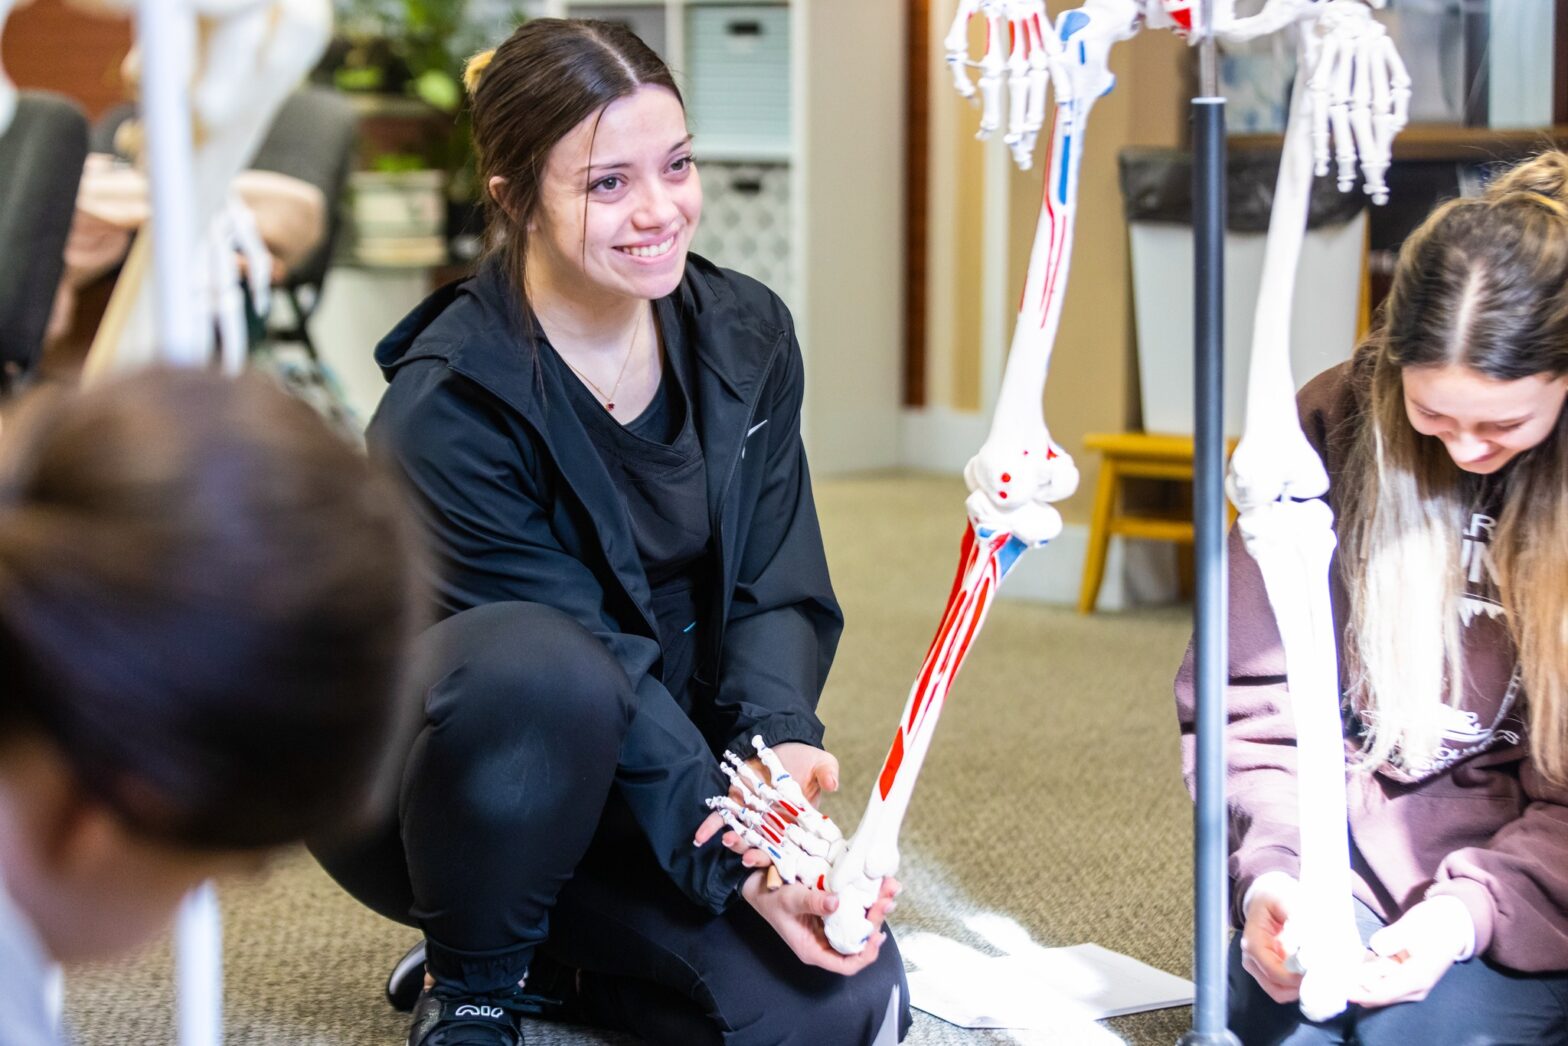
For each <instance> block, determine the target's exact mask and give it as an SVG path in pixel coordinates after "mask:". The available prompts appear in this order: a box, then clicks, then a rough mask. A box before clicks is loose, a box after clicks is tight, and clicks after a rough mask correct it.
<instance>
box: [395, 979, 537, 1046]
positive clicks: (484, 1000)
mask: <svg viewBox="0 0 1568 1046" xmlns="http://www.w3.org/2000/svg"><path fill="white" fill-rule="evenodd" d="M521 995H522V991H521V990H517V991H511V992H497V993H495V994H492V995H462V994H459V993H458V992H457V991H454V990H450V989H447V988H446V987H444V986H441V985H438V986H436V987H435V988H432V989H430V990H429V991H425V992H421V993H420V994H419V1002H418V1003H417V1004H416V1005H415V1006H414V1023H413V1024H412V1025H411V1026H410V1027H409V1029H408V1046H522V1042H523V1029H522V1016H523V1013H524V1009H523V1007H522V1005H520V1003H521V1000H520V999H519V997H520V996H521Z"/></svg>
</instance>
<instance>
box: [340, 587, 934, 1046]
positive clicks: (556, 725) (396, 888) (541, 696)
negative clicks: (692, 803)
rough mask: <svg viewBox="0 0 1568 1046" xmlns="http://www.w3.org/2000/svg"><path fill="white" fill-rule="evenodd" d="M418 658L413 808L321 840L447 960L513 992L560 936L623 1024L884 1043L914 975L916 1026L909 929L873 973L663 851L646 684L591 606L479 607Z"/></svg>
mask: <svg viewBox="0 0 1568 1046" xmlns="http://www.w3.org/2000/svg"><path fill="white" fill-rule="evenodd" d="M418 663H419V665H420V668H419V670H418V676H419V678H418V679H417V681H416V682H417V691H418V692H419V693H421V694H423V695H424V700H425V724H424V727H423V729H421V730H420V731H419V733H418V734H417V736H416V737H415V738H414V740H413V744H412V747H411V749H410V751H409V753H408V756H407V760H406V763H405V765H404V771H403V779H402V794H401V796H400V798H399V801H398V802H397V804H396V807H395V808H392V809H387V810H384V811H382V813H381V816H380V817H379V819H378V823H377V824H376V825H375V826H374V828H373V830H372V831H370V832H369V833H368V834H367V835H366V836H365V837H363V838H361V839H360V840H358V841H356V842H354V843H353V844H350V845H341V844H340V845H336V846H333V847H331V848H330V849H324V848H321V847H317V848H316V850H317V857H318V858H319V859H320V860H321V862H322V865H323V866H324V867H325V868H326V869H327V871H328V872H329V873H331V874H332V876H333V877H334V878H335V879H337V881H338V882H339V883H341V884H342V885H343V886H344V888H345V889H347V890H348V891H349V892H350V893H351V894H353V895H354V896H355V897H357V898H358V899H359V900H360V901H361V902H363V903H364V904H366V905H368V906H369V907H371V908H373V909H375V910H376V911H377V912H379V913H381V914H382V915H385V916H387V917H388V918H391V919H395V920H398V921H400V922H404V923H407V924H409V925H412V926H417V927H419V928H420V929H422V930H423V931H424V933H425V936H426V940H427V942H428V962H429V966H430V969H431V972H432V973H433V974H434V975H435V976H436V977H438V978H439V979H440V980H442V981H444V982H448V983H453V984H459V985H462V986H464V987H466V988H467V989H469V990H471V991H474V992H476V993H479V992H485V991H493V990H497V989H500V988H503V987H506V986H508V985H512V984H516V983H517V981H518V980H519V979H520V978H521V977H523V975H524V974H525V973H526V972H527V970H528V968H529V966H530V964H531V962H532V961H533V959H534V956H535V953H536V952H539V951H542V953H543V954H544V955H545V956H546V957H547V958H550V959H554V960H557V961H559V962H562V963H565V964H567V965H570V966H572V967H576V968H578V969H581V970H583V971H585V972H584V978H583V1001H584V1002H585V1003H586V1004H587V1006H588V1008H589V1010H590V1012H591V1013H592V1015H593V1016H594V1017H596V1018H597V1019H599V1020H600V1021H602V1022H603V1023H606V1024H608V1025H610V1026H613V1027H620V1028H623V1029H625V1030H627V1031H631V1032H633V1033H635V1034H638V1035H641V1036H642V1037H644V1038H647V1039H649V1040H651V1041H654V1042H668V1043H682V1044H687V1043H691V1044H696V1043H705V1042H713V1043H718V1042H723V1043H726V1044H735V1046H739V1044H752V1043H756V1044H759V1046H760V1044H763V1043H801V1044H806V1043H820V1044H827V1046H831V1044H836V1043H844V1044H851V1043H868V1042H870V1041H871V1040H872V1039H873V1038H874V1037H875V1036H876V1033H877V1031H878V1029H879V1028H880V1026H881V1024H882V1021H883V1017H884V1015H885V1013H886V1012H887V1007H888V999H889V997H890V995H891V992H892V990H893V988H895V987H897V988H898V989H899V993H900V1000H901V1005H900V1009H899V1037H900V1038H902V1037H903V1034H904V1032H905V1031H907V1029H908V1024H909V1011H908V996H909V992H908V989H907V987H906V986H905V983H904V973H903V961H902V959H901V958H900V957H899V954H898V949H897V948H896V947H895V946H894V943H893V941H892V939H891V938H889V940H888V941H887V943H886V944H884V945H883V947H882V951H881V954H880V955H879V956H878V958H877V961H876V963H875V964H873V965H872V966H871V967H869V968H868V969H866V970H864V971H862V972H861V973H859V974H857V975H855V976H854V977H842V976H839V975H837V974H831V973H827V972H826V971H823V970H819V969H816V968H813V967H808V966H805V965H803V964H802V963H800V961H799V960H797V959H796V958H795V957H794V955H793V954H792V953H791V952H790V951H789V950H788V948H786V947H785V946H784V944H783V942H782V941H781V940H779V938H778V937H777V935H776V934H774V932H773V931H772V929H771V928H770V927H768V925H767V924H766V923H765V922H763V921H762V919H761V918H760V917H759V916H758V915H757V914H756V913H755V912H754V911H753V910H752V909H751V907H750V906H749V905H748V904H746V902H745V901H743V900H739V899H737V900H736V902H735V903H734V904H733V905H731V906H730V908H729V909H728V910H727V911H726V912H725V913H724V914H722V915H719V916H714V915H712V914H711V913H709V912H708V911H706V910H705V909H702V908H699V907H698V906H696V905H694V904H693V903H692V902H691V901H690V900H689V899H687V898H686V897H685V896H684V895H683V894H681V893H680V892H679V891H678V890H677V889H676V887H675V886H674V884H673V883H671V882H670V880H669V878H668V877H667V876H666V875H665V874H664V872H663V871H662V870H661V869H660V868H659V867H658V864H657V862H656V860H655V858H654V855H653V853H652V851H651V849H650V848H649V847H648V845H647V843H646V841H645V840H644V839H643V837H642V836H641V834H640V832H639V831H638V830H637V829H636V827H635V825H634V824H633V823H632V821H631V817H630V814H629V812H628V811H627V808H626V807H625V805H624V804H622V803H621V802H619V801H618V799H617V797H616V796H615V794H614V792H613V790H612V788H611V785H612V782H613V779H614V776H615V768H616V761H617V753H618V751H619V748H620V741H621V738H622V737H623V735H624V734H625V731H626V726H627V724H628V723H629V722H630V721H631V717H632V716H633V715H634V714H635V708H634V707H633V704H634V702H633V697H632V693H631V688H630V686H629V684H628V681H627V679H626V675H625V673H624V672H623V671H622V669H621V667H620V665H619V664H618V663H617V662H616V661H615V660H614V659H613V658H612V657H611V656H610V654H609V653H608V651H606V650H605V648H604V645H603V644H602V643H601V642H600V641H599V640H598V639H596V638H595V637H594V636H592V635H591V634H589V633H588V632H587V631H586V630H584V629H583V628H582V627H581V626H579V625H578V624H577V623H576V622H575V621H573V620H572V619H570V618H568V617H567V616H565V615H564V614H561V613H560V612H558V611H555V610H553V609H550V608H548V607H544V606H541V605H538V604H531V603H498V604H490V605H487V606H482V607H477V608H475V609H473V610H469V611H466V612H464V613H462V614H459V615H456V616H454V617H451V618H448V619H447V620H445V621H443V622H441V623H440V624H438V625H436V626H435V627H434V628H432V629H431V630H430V631H429V632H428V633H426V635H425V636H424V637H423V639H422V641H421V649H420V657H419V659H418ZM388 805H389V806H391V805H392V804H390V803H389V804H388ZM696 827H697V821H696V820H695V819H694V820H693V823H692V829H693V831H695V830H696Z"/></svg>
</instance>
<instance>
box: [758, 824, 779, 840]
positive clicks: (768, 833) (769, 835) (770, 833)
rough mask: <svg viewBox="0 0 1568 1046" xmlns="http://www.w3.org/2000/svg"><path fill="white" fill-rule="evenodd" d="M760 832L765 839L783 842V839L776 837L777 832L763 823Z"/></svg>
mask: <svg viewBox="0 0 1568 1046" xmlns="http://www.w3.org/2000/svg"><path fill="white" fill-rule="evenodd" d="M762 834H763V836H764V837H766V839H767V840H768V842H770V843H778V842H783V840H781V839H780V838H779V837H778V833H776V832H775V831H774V830H773V829H771V828H769V827H768V826H767V825H763V826H762Z"/></svg>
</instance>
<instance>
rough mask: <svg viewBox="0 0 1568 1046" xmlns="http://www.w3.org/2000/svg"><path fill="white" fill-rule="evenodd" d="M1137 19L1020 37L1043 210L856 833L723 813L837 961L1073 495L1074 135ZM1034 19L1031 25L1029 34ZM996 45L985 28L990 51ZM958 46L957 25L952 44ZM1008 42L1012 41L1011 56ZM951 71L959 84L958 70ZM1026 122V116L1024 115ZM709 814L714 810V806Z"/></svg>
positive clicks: (756, 809) (1130, 14) (1122, 14)
mask: <svg viewBox="0 0 1568 1046" xmlns="http://www.w3.org/2000/svg"><path fill="white" fill-rule="evenodd" d="M1006 10H1007V5H1004V4H985V3H980V4H973V5H970V4H966V5H964V7H963V8H962V9H961V10H960V23H962V22H963V21H964V20H966V19H967V18H968V17H971V16H973V15H975V14H977V13H981V14H986V15H987V16H988V17H996V16H998V15H999V13H1003V12H1005V11H1006ZM1138 11H1139V7H1138V5H1137V4H1134V3H1123V2H1121V0H1103V2H1102V0H1090V3H1089V4H1087V5H1085V7H1084V8H1083V9H1081V10H1078V11H1072V12H1068V13H1067V14H1065V15H1063V16H1062V19H1061V20H1060V21H1059V23H1058V25H1057V27H1056V28H1055V30H1054V31H1052V30H1049V29H1048V28H1047V27H1048V23H1047V22H1046V21H1045V20H1044V18H1043V17H1041V18H1040V20H1039V27H1040V29H1041V30H1042V31H1041V33H1040V34H1039V36H1038V37H1037V38H1036V37H1030V39H1031V40H1034V39H1038V40H1039V41H1040V43H1041V45H1042V47H1041V52H1042V53H1049V54H1051V55H1052V56H1054V57H1053V60H1052V70H1051V75H1052V81H1053V85H1054V87H1055V91H1056V120H1055V125H1054V128H1053V131H1052V138H1051V157H1050V164H1049V168H1048V172H1047V175H1046V184H1045V199H1044V203H1043V204H1042V207H1041V212H1040V220H1039V223H1038V225H1037V227H1036V233H1035V242H1034V249H1033V252H1032V254H1031V256H1030V263H1029V271H1028V275H1027V277H1026V279H1025V283H1024V293H1023V300H1022V302H1021V304H1020V307H1019V312H1018V321H1017V325H1016V327H1015V329H1014V334H1013V343H1012V347H1011V349H1010V351H1009V354H1008V361H1007V367H1006V372H1005V374H1004V376H1003V380H1002V389H1001V393H1000V395H999V397H998V401H997V407H996V411H995V414H994V415H993V417H992V423H991V431H990V435H989V436H988V438H987V439H986V442H985V444H984V446H982V447H981V449H980V452H979V453H978V454H977V455H976V456H975V457H974V459H972V460H971V461H970V462H969V464H968V466H967V467H966V468H965V470H964V475H965V479H966V481H967V482H968V484H969V487H970V490H971V493H970V495H969V498H968V500H967V502H966V506H965V507H966V509H967V515H968V519H969V528H968V530H967V531H966V532H965V535H964V542H963V547H962V550H961V553H960V558H959V566H958V571H957V576H956V578H955V579H954V583H953V588H952V591H951V592H950V594H949V597H948V601H947V607H946V608H945V610H944V611H943V614H942V619H941V624H940V626H939V627H938V629H937V633H936V637H935V638H934V639H933V640H932V643H931V646H930V648H929V650H928V651H927V653H926V657H925V660H924V662H923V663H922V665H921V668H920V672H919V675H918V676H917V677H916V679H915V682H914V685H913V687H912V688H911V690H910V693H909V698H908V701H907V702H906V703H905V706H904V712H903V715H902V716H901V717H900V720H899V725H898V729H897V732H896V733H895V734H894V735H893V742H892V745H891V747H890V749H889V751H888V755H887V758H886V759H885V760H884V762H883V765H882V769H881V772H880V773H879V774H878V776H877V780H876V784H875V786H874V787H873V788H872V792H871V797H870V799H869V801H868V803H867V806H866V812H865V815H864V816H863V817H862V818H861V822H860V827H859V829H858V830H857V831H856V832H855V834H854V836H853V838H851V839H850V840H849V842H848V844H847V845H846V846H844V848H843V849H842V851H839V850H837V848H836V847H835V846H834V845H833V841H832V840H831V839H830V838H829V839H826V840H823V839H822V838H820V837H816V836H812V835H811V834H810V833H806V837H807V838H809V839H810V840H811V844H812V846H814V847H816V848H818V849H819V850H820V851H821V853H812V852H811V850H810V849H808V848H807V847H805V846H802V845H801V843H800V842H799V841H797V839H796V838H795V837H793V836H791V834H790V833H789V831H788V828H790V827H793V826H794V825H795V823H796V822H795V821H792V820H791V816H790V811H783V810H781V808H780V807H779V805H778V804H777V803H776V802H775V803H770V802H769V801H768V798H767V797H766V795H765V794H762V795H760V796H758V795H748V798H747V800H746V803H745V804H744V805H745V807H746V808H747V809H748V810H750V812H751V814H753V815H755V816H754V817H752V818H745V817H742V816H740V815H739V813H738V811H735V810H733V809H729V810H727V812H728V814H729V823H730V826H731V827H732V828H733V829H735V830H736V831H737V832H739V833H740V834H741V836H742V838H744V839H746V840H747V841H748V842H752V841H753V840H754V839H757V838H761V839H763V841H764V842H765V843H766V844H768V845H765V846H764V847H763V849H765V850H766V851H767V852H769V853H770V855H778V856H775V857H774V859H775V863H776V865H777V866H778V867H779V868H780V872H781V874H784V872H785V870H786V866H788V870H789V871H790V872H793V873H795V877H796V878H799V879H801V880H803V881H806V882H808V883H820V882H821V881H822V879H823V877H822V875H821V866H820V862H821V861H823V860H826V861H827V863H828V865H829V867H828V870H827V873H826V876H825V882H826V885H827V888H828V889H830V890H832V891H833V892H835V893H837V894H838V895H839V907H838V910H837V911H835V912H834V914H833V915H831V916H829V917H828V918H827V919H826V920H825V929H826V933H827V937H828V940H829V941H830V942H831V943H832V944H833V946H834V947H835V948H837V949H838V950H839V951H841V952H844V953H846V954H851V953H855V952H858V951H860V949H861V948H862V947H864V945H865V942H866V940H867V938H868V935H869V933H870V923H869V922H868V921H867V919H866V917H865V913H866V911H867V909H869V908H870V907H871V905H872V904H873V903H874V902H875V900H876V897H877V892H878V890H879V888H880V886H881V882H882V879H883V878H884V877H885V876H888V875H892V874H893V873H894V872H896V871H897V869H898V863H899V854H898V830H899V827H900V825H901V824H902V822H903V818H904V814H905V812H906V811H907V809H908V806H909V799H910V795H911V794H912V792H913V791H914V785H915V779H916V777H917V776H918V775H919V772H920V767H921V765H922V763H923V762H924V760H925V755H926V751H927V749H928V748H929V747H930V743H931V737H932V734H933V733H934V732H935V729H936V724H937V720H938V717H939V716H940V714H941V710H942V705H943V703H944V702H945V700H946V697H947V693H948V690H949V689H950V688H951V686H952V684H953V680H954V679H955V678H956V677H957V675H958V671H959V669H960V668H961V667H962V666H963V662H964V658H965V657H966V656H967V654H968V652H969V649H970V647H971V646H972V644H973V642H974V639H975V636H976V635H977V634H978V633H979V631H980V628H981V626H982V625H983V624H984V622H985V617H986V613H987V612H988V611H989V609H990V606H991V601H992V600H993V599H994V598H995V596H996V591H997V588H998V587H999V586H1000V585H1001V583H1002V580H1003V578H1005V577H1006V576H1007V573H1008V571H1009V570H1011V569H1012V567H1013V565H1014V564H1016V563H1017V561H1018V557H1019V556H1020V555H1022V553H1023V552H1025V551H1026V550H1027V549H1029V548H1033V547H1038V546H1040V545H1044V544H1045V543H1047V542H1048V541H1050V540H1051V539H1052V538H1054V537H1056V535H1057V534H1059V533H1060V532H1061V528H1062V520H1061V516H1060V514H1058V513H1057V511H1056V509H1055V507H1054V506H1053V505H1052V502H1055V501H1059V500H1061V499H1062V498H1065V497H1068V496H1070V495H1071V494H1072V493H1073V491H1074V490H1076V489H1077V486H1078V470H1077V468H1076V466H1074V464H1073V462H1072V458H1071V457H1069V456H1068V454H1067V453H1066V451H1064V450H1063V449H1062V448H1061V447H1060V446H1058V445H1057V444H1056V442H1055V441H1054V440H1052V439H1051V434H1050V431H1049V429H1048V428H1047V426H1046V423H1045V417H1044V414H1043V412H1042V410H1041V404H1040V400H1041V395H1042V393H1043V391H1044V387H1045V380H1046V374H1047V371H1048V369H1049V366H1050V356H1051V346H1052V344H1053V342H1054V340H1055V337H1056V330H1057V326H1058V323H1059V321H1060V317H1061V306H1062V299H1063V296H1064V295H1065V293H1066V290H1067V269H1068V263H1069V260H1070V258H1071V247H1072V231H1073V218H1074V214H1075V211H1076V203H1077V195H1078V171H1079V164H1080V160H1081V157H1082V148H1081V145H1082V133H1083V129H1084V126H1085V123H1086V120H1087V117H1088V115H1089V111H1090V109H1091V108H1092V107H1093V105H1094V102H1095V100H1096V99H1097V98H1099V97H1100V96H1101V95H1103V94H1104V93H1105V92H1106V91H1108V90H1110V88H1111V86H1112V85H1113V84H1114V82H1115V80H1114V78H1113V77H1112V76H1111V75H1110V72H1109V70H1108V69H1107V68H1106V59H1107V57H1108V55H1109V53H1110V48H1111V46H1112V44H1113V43H1115V42H1116V41H1117V40H1122V39H1126V38H1127V37H1128V36H1130V35H1131V33H1132V32H1133V31H1135V29H1136V27H1137V24H1138ZM1033 18H1034V15H1033V14H1030V21H1031V22H1032V21H1033ZM997 35H998V34H997V32H996V31H995V29H993V31H992V43H993V44H994V43H995V41H996V38H997ZM962 38H963V32H962V27H961V25H960V27H959V28H955V31H954V33H953V34H952V35H951V36H950V37H949V40H950V41H951V40H961V39H962ZM1017 39H1018V37H1017V36H1016V35H1015V37H1014V42H1015V44H1016V41H1017ZM1015 50H1016V48H1015ZM1031 53H1035V52H1031ZM955 70H958V71H960V72H961V70H959V68H958V66H957V65H956V64H955ZM982 93H983V89H982ZM1000 104H1001V103H1000V100H999V99H998V100H997V101H995V102H994V103H992V102H989V101H988V105H989V106H990V107H992V108H993V110H994V111H996V112H999V111H1000V109H999V106H1000ZM1013 108H1014V110H1015V111H1016V108H1017V107H1016V106H1014V107H1013ZM1024 110H1025V112H1026V113H1027V104H1026V105H1025V107H1024ZM1015 154H1016V150H1015ZM752 791H753V792H757V791H759V790H756V789H753V790H752ZM801 801H802V802H803V801H804V800H803V797H802V800H801ZM717 805H718V806H719V807H721V808H722V807H723V806H724V804H723V802H722V801H720V802H719V803H718V804H717ZM770 817H771V818H772V819H773V820H772V822H769V818H770ZM758 821H761V822H763V823H766V824H768V826H769V827H770V828H771V829H772V837H769V836H768V835H767V834H766V833H762V832H761V831H760V826H759V825H758V824H757V823H756V822H758ZM781 826H782V829H781ZM835 831H836V830H835ZM748 832H749V833H750V834H749V835H748ZM814 873H815V874H814Z"/></svg>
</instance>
